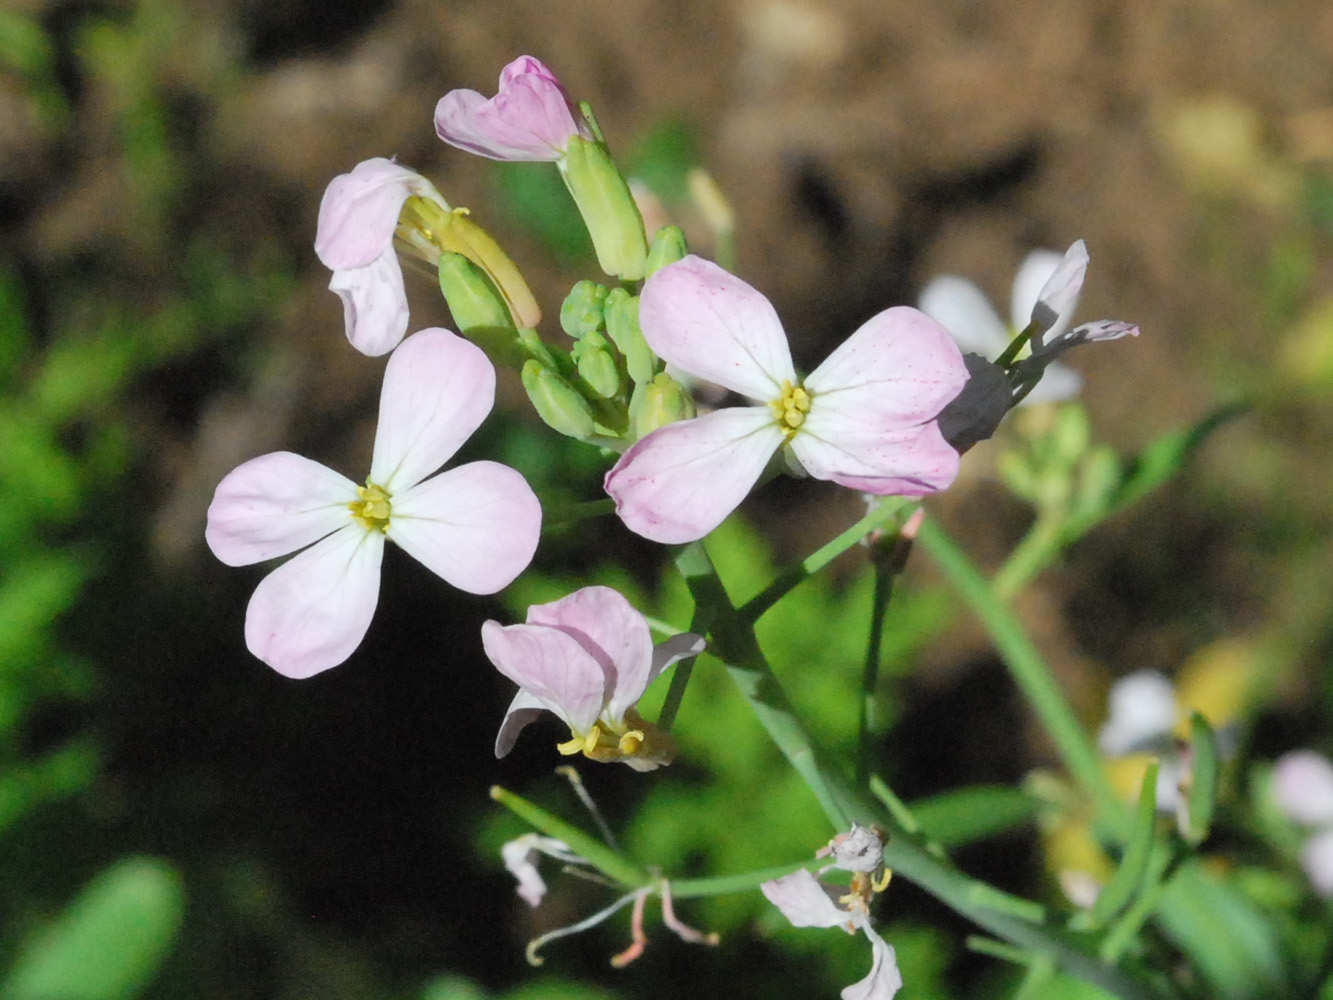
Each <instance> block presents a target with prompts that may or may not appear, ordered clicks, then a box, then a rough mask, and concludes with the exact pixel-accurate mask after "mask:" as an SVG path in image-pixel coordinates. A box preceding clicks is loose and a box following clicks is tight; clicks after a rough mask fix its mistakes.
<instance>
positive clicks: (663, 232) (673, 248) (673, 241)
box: [647, 226, 689, 278]
mask: <svg viewBox="0 0 1333 1000" xmlns="http://www.w3.org/2000/svg"><path fill="white" fill-rule="evenodd" d="M687 253H689V248H688V247H687V246H686V245H685V234H684V233H682V232H681V231H680V226H663V227H662V228H661V229H659V230H658V231H657V234H656V235H655V236H653V245H652V246H651V247H649V248H648V271H647V273H648V277H650V278H651V277H652V276H653V275H654V274H656V273H657V272H658V271H659V270H661V269H662V268H664V267H666V266H667V265H668V264H674V263H675V262H676V261H678V260H680V259H681V258H682V257H684V256H685V255H686V254H687Z"/></svg>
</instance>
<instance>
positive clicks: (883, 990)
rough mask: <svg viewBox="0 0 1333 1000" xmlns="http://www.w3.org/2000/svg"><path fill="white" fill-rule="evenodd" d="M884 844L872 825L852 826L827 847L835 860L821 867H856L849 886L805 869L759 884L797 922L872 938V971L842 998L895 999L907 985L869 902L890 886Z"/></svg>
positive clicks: (825, 852) (845, 999) (785, 913)
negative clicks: (834, 883) (822, 879)
mask: <svg viewBox="0 0 1333 1000" xmlns="http://www.w3.org/2000/svg"><path fill="white" fill-rule="evenodd" d="M883 849H884V843H883V839H882V838H881V837H880V835H879V834H878V833H877V832H876V831H874V830H873V829H871V828H868V827H863V826H856V825H853V826H852V829H851V831H850V832H848V833H844V834H839V835H838V836H837V837H835V838H834V839H833V840H832V841H830V843H829V846H828V847H827V848H823V849H822V850H821V851H820V852H819V855H820V856H825V855H827V854H830V853H831V854H832V855H833V858H834V860H833V863H832V864H830V865H828V866H827V867H826V868H823V869H821V873H822V872H824V871H828V870H829V869H830V868H841V869H843V870H846V871H850V872H852V873H853V874H852V884H851V886H850V888H849V891H847V892H843V891H842V890H841V889H839V888H836V887H833V886H826V885H824V884H823V883H821V882H820V881H819V880H818V879H816V878H815V876H814V875H812V874H811V873H810V872H809V871H807V870H806V869H800V870H799V871H795V872H792V873H791V874H790V875H784V876H783V877H782V878H778V879H774V880H772V881H770V882H765V883H763V884H762V885H761V886H760V887H759V888H760V889H761V890H762V891H763V893H764V895H765V896H766V897H767V898H768V901H769V902H770V903H772V904H773V905H774V906H776V907H777V908H778V909H779V910H781V911H782V915H783V916H784V917H786V918H787V919H788V920H789V921H791V924H792V926H793V927H841V928H842V929H843V930H845V931H846V932H847V933H848V934H855V933H856V932H857V931H858V930H859V931H862V932H864V934H865V936H866V939H867V940H868V941H869V942H870V949H871V954H872V960H871V965H870V974H869V975H867V976H866V977H865V978H864V979H862V980H861V981H859V982H856V983H853V984H852V985H851V986H848V987H846V988H845V989H844V990H843V991H842V1000H890V998H892V997H893V995H894V994H895V993H897V992H898V990H899V989H900V988H901V987H902V985H903V978H902V975H901V974H900V973H899V972H898V962H897V959H896V957H895V956H894V953H893V946H892V945H890V944H889V943H888V942H886V941H885V940H884V939H883V938H882V937H880V936H879V934H877V933H876V932H875V928H874V927H873V926H871V922H870V901H871V899H873V898H874V895H875V893H877V892H882V891H883V890H884V888H885V886H887V885H888V881H889V879H888V874H889V873H888V872H887V871H886V870H885V869H884V868H883Z"/></svg>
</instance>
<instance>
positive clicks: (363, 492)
mask: <svg viewBox="0 0 1333 1000" xmlns="http://www.w3.org/2000/svg"><path fill="white" fill-rule="evenodd" d="M356 495H357V496H359V497H360V498H361V499H360V500H354V501H352V502H351V503H349V504H348V505H347V509H348V510H350V511H351V512H352V519H353V520H354V521H356V522H357V523H358V524H359V525H361V527H363V528H365V529H366V530H367V531H380V532H385V531H388V530H389V511H390V509H391V507H392V505H391V504H390V503H389V500H390V499H391V496H390V494H389V491H388V490H386V489H385V488H384V487H383V486H376V485H375V484H374V483H371V482H367V483H366V485H365V486H358V487H357V488H356Z"/></svg>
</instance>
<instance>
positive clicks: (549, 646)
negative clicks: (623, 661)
mask: <svg viewBox="0 0 1333 1000" xmlns="http://www.w3.org/2000/svg"><path fill="white" fill-rule="evenodd" d="M481 644H482V647H483V648H484V649H485V650H486V656H487V658H488V659H490V661H491V663H493V664H495V669H496V670H498V671H500V673H502V674H504V675H505V676H506V677H508V678H509V679H510V680H511V681H513V682H514V683H515V684H517V685H518V686H519V687H520V688H522V689H523V690H524V691H526V692H528V694H530V695H531V696H532V697H533V698H535V699H537V701H538V702H540V703H541V704H543V705H545V706H546V708H548V709H549V710H550V711H552V712H554V713H555V714H556V715H558V716H559V717H560V718H561V719H563V720H564V722H565V724H566V725H567V726H569V728H570V730H571V731H572V732H574V733H576V734H579V735H582V734H583V733H586V732H587V731H588V730H589V729H591V728H592V725H593V723H594V722H596V721H597V716H598V715H600V714H601V711H602V705H603V702H604V700H605V696H606V688H607V684H608V683H609V678H608V677H607V675H606V671H605V669H604V668H603V666H602V664H601V663H599V662H598V661H597V659H596V658H595V657H593V656H591V655H589V653H588V651H587V650H586V649H584V648H583V647H582V646H581V645H579V643H578V640H576V639H575V638H574V637H573V636H571V635H569V634H568V633H565V632H562V631H560V630H559V629H556V628H548V627H546V626H544V625H501V624H500V623H499V622H495V621H488V622H485V623H484V624H483V625H482V626H481ZM525 707H530V705H529V706H520V708H525ZM510 710H511V711H512V710H513V706H512V705H511V706H510ZM502 732H503V729H502ZM499 749H500V747H499V744H498V742H497V746H496V750H497V752H498V751H499Z"/></svg>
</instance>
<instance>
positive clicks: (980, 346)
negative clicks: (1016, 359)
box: [918, 274, 1035, 360]
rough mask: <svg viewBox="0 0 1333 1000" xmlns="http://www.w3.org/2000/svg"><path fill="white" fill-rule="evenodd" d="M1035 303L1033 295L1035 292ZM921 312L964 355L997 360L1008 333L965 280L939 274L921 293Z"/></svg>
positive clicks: (983, 298)
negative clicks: (976, 355) (943, 332)
mask: <svg viewBox="0 0 1333 1000" xmlns="http://www.w3.org/2000/svg"><path fill="white" fill-rule="evenodd" d="M1034 301H1035V292H1034ZM918 305H919V306H920V308H921V311H922V312H923V313H925V314H926V315H927V316H929V317H930V318H931V319H933V320H934V321H935V322H937V323H939V324H940V325H941V326H943V327H944V328H945V329H946V330H948V331H949V334H950V336H952V337H953V339H954V342H955V343H956V344H957V345H958V346H959V348H961V349H962V350H963V352H964V353H967V352H971V353H973V354H980V355H981V356H982V357H984V358H986V359H987V360H994V359H995V358H997V357H999V355H1000V352H1001V351H1003V350H1004V349H1005V347H1007V346H1008V344H1009V332H1008V331H1007V330H1006V329H1005V326H1004V321H1003V320H1001V319H1000V317H999V316H998V315H996V312H995V310H994V309H993V308H992V307H991V304H990V302H989V301H987V299H986V296H985V295H984V294H983V293H982V291H981V289H980V288H978V287H977V286H976V285H974V284H972V282H970V281H968V280H967V279H966V278H960V277H957V276H956V275H952V274H942V275H940V276H939V277H938V278H934V279H932V280H931V282H930V284H928V285H926V287H925V288H924V289H922V290H921V299H920V301H919V302H918Z"/></svg>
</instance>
